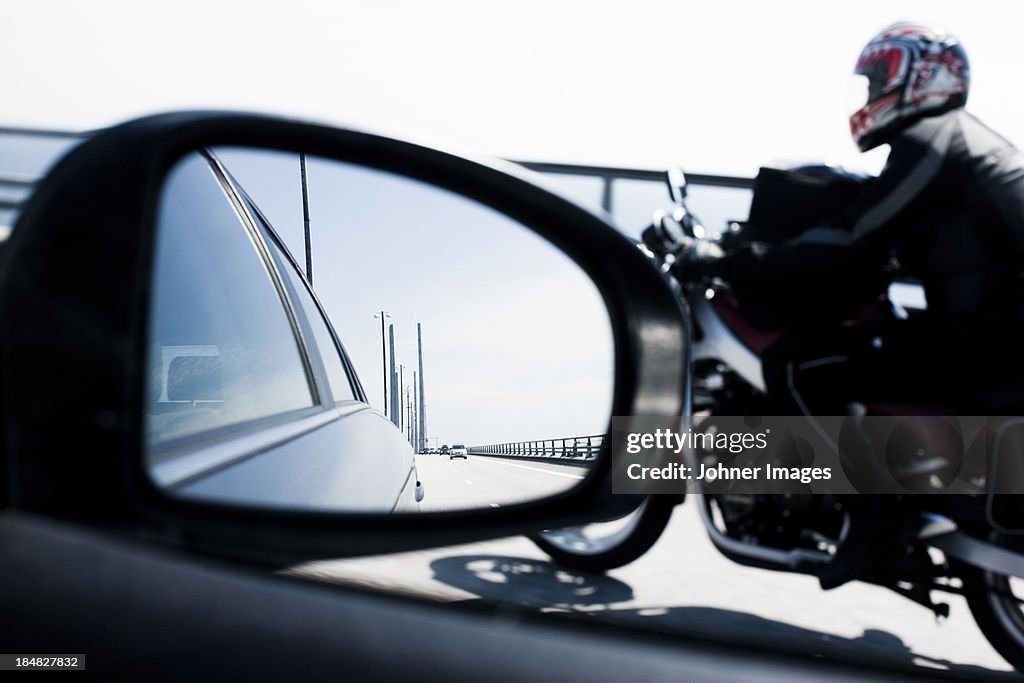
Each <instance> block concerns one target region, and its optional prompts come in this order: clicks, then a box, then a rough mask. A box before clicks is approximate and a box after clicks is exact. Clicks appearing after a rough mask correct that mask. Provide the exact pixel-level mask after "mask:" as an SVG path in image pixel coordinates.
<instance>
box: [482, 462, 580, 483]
mask: <svg viewBox="0 0 1024 683" xmlns="http://www.w3.org/2000/svg"><path fill="white" fill-rule="evenodd" d="M478 460H479V458H478ZM489 462H493V463H495V464H498V465H508V466H509V467H521V468H522V469H524V470H533V471H534V472H543V473H544V474H553V475H555V476H556V477H569V478H570V479H583V478H584V477H585V476H586V475H579V474H567V473H565V472H552V471H551V470H542V469H540V468H539V467H530V466H529V465H520V464H519V463H516V462H503V461H501V460H490V461H489Z"/></svg>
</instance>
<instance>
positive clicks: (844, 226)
mask: <svg viewBox="0 0 1024 683" xmlns="http://www.w3.org/2000/svg"><path fill="white" fill-rule="evenodd" d="M890 144H891V152H890V155H889V160H888V162H887V163H886V166H885V168H884V170H883V171H882V173H881V175H880V176H879V177H878V178H876V179H873V180H871V181H869V182H868V183H867V184H866V185H865V187H864V190H863V191H862V194H861V196H860V197H859V198H858V200H857V201H856V202H855V204H854V205H853V206H852V207H851V208H850V210H849V211H847V212H846V213H845V214H844V215H843V217H842V218H841V219H840V220H839V221H837V223H838V224H837V225H833V226H828V227H821V228H814V229H811V230H809V231H807V232H805V233H804V234H802V235H801V236H800V237H798V238H796V239H794V240H791V241H789V242H785V243H782V244H780V245H778V246H776V247H773V248H769V249H767V250H756V249H752V248H747V249H741V250H739V251H738V252H736V253H734V254H731V255H729V256H728V257H726V258H725V259H724V261H723V263H722V264H721V269H720V273H721V275H722V276H723V277H724V278H725V279H726V280H727V281H728V282H730V284H732V286H733V288H734V290H735V291H736V294H737V298H738V299H739V301H740V303H741V305H743V304H744V301H745V300H747V302H748V305H749V304H750V303H754V304H755V305H756V302H757V301H764V302H767V301H768V300H769V299H775V301H776V302H778V301H782V302H784V303H783V307H784V308H787V309H788V313H787V314H786V315H788V316H789V317H790V318H793V317H801V316H800V315H799V312H802V313H808V312H811V313H812V315H817V314H819V313H828V312H830V311H835V310H838V309H841V308H842V307H843V306H848V305H849V304H850V303H852V302H854V301H857V300H863V299H864V298H865V297H870V296H871V295H872V294H877V293H878V292H880V291H883V290H884V286H885V284H886V283H887V282H888V281H889V280H891V278H892V277H893V275H894V274H896V273H902V274H904V275H907V276H910V277H913V278H916V279H919V280H920V281H921V282H922V283H923V285H924V288H925V294H926V297H927V301H928V310H929V316H931V317H932V318H933V319H934V320H935V322H936V323H937V324H938V325H939V326H940V327H942V328H944V329H945V330H946V331H947V332H948V334H949V335H950V336H952V337H961V338H967V337H968V336H971V335H973V336H978V335H981V336H985V337H988V336H990V335H992V334H1005V333H1006V332H1008V331H1018V330H1024V281H1022V276H1024V154H1022V153H1021V152H1020V151H1018V150H1017V149H1016V148H1015V147H1014V146H1013V145H1011V144H1010V143H1009V142H1008V141H1007V140H1005V139H1004V138H1002V137H1001V136H999V135H998V134H996V133H995V132H993V131H992V130H991V129H989V128H987V127H986V126H985V125H984V124H982V123H981V122H980V121H978V119H976V118H974V116H972V115H970V114H968V113H967V112H966V111H964V110H963V109H956V110H953V111H951V112H947V113H945V114H942V115H939V116H934V117H926V118H922V119H920V120H918V121H916V122H915V123H913V124H912V125H910V126H909V127H907V128H906V129H904V130H903V131H902V132H900V133H899V134H898V135H897V136H896V137H895V138H894V139H893V140H892V141H891V143H890ZM950 341H953V340H952V339H951V340H950Z"/></svg>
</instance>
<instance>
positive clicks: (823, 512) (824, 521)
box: [712, 493, 845, 550]
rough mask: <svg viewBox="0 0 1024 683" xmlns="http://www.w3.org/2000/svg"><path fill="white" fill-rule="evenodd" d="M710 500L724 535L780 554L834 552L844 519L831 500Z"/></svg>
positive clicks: (788, 497) (717, 497)
mask: <svg viewBox="0 0 1024 683" xmlns="http://www.w3.org/2000/svg"><path fill="white" fill-rule="evenodd" d="M712 500H713V501H714V504H715V505H716V507H717V508H718V512H719V513H720V515H721V523H722V525H723V526H724V531H725V533H726V535H728V536H730V537H731V538H734V539H736V540H738V541H743V542H746V543H756V544H758V545H764V546H768V547H772V548H778V549H781V550H788V549H791V548H810V549H816V550H829V549H830V547H831V548H834V547H835V546H836V545H837V543H838V540H839V536H840V533H841V531H842V528H843V521H844V519H845V510H844V507H843V505H842V502H841V501H840V500H839V499H838V498H836V497H835V496H822V495H811V494H788V493H787V494H776V495H765V494H742V493H726V494H718V495H714V496H713V497H712Z"/></svg>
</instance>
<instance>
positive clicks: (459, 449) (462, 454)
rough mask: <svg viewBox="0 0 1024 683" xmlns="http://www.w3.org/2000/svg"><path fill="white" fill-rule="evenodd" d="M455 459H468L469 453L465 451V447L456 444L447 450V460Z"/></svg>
mask: <svg viewBox="0 0 1024 683" xmlns="http://www.w3.org/2000/svg"><path fill="white" fill-rule="evenodd" d="M455 458H463V459H468V458H469V451H468V450H466V447H465V446H464V445H462V444H461V443H457V444H455V445H454V446H452V447H451V448H449V449H448V459H449V460H454V459H455Z"/></svg>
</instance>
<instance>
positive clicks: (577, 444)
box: [466, 434, 604, 462]
mask: <svg viewBox="0 0 1024 683" xmlns="http://www.w3.org/2000/svg"><path fill="white" fill-rule="evenodd" d="M603 443H604V435H603V434H595V435H592V436H565V437H559V438H556V439H538V440H534V441H509V442H506V443H494V444H487V445H485V446H467V448H466V450H467V451H469V453H470V455H492V456H497V457H504V458H546V459H554V460H572V461H575V462H580V461H586V460H593V459H595V458H596V457H597V454H598V452H599V451H600V450H601V445H602V444H603Z"/></svg>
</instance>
